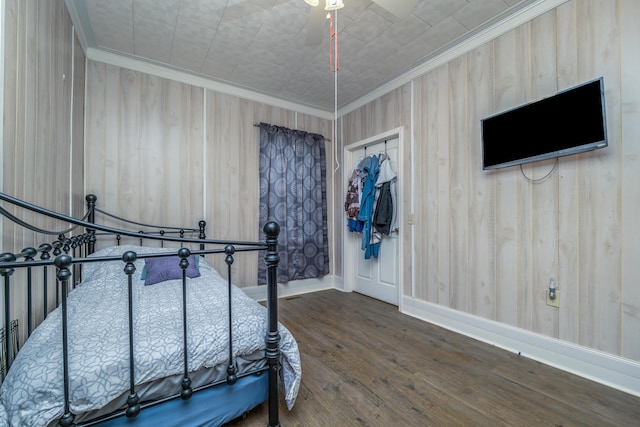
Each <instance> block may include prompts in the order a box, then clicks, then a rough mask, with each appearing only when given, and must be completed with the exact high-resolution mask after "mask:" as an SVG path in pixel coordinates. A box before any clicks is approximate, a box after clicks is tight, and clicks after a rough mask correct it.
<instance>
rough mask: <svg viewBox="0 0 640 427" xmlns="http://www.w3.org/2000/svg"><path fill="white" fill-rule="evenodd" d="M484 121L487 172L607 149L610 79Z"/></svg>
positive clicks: (560, 93)
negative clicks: (606, 92) (606, 88)
mask: <svg viewBox="0 0 640 427" xmlns="http://www.w3.org/2000/svg"><path fill="white" fill-rule="evenodd" d="M481 122H482V123H481V125H482V126H481V127H482V168H483V169H484V170H488V169H497V168H503V167H507V166H513V165H519V164H523V163H529V162H534V161H538V160H544V159H549V158H553V157H560V156H567V155H569V154H575V153H580V152H583V151H589V150H595V149H597V148H604V147H606V146H607V145H608V141H607V125H606V115H605V104H604V80H603V78H602V77H600V78H598V79H595V80H592V81H589V82H586V83H583V84H581V85H578V86H575V87H572V88H569V89H566V90H563V91H561V92H558V93H557V94H555V95H553V96H550V97H548V98H544V99H542V100H540V101H536V102H532V103H528V104H525V105H522V106H519V107H516V108H514V109H511V110H508V111H505V112H502V113H499V114H495V115H493V116H490V117H487V118H485V119H482V121H481Z"/></svg>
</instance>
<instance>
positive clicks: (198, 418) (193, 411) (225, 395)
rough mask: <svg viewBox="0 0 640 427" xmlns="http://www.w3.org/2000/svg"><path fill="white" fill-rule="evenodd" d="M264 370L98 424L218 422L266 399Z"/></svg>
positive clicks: (185, 426) (139, 426) (209, 425)
mask: <svg viewBox="0 0 640 427" xmlns="http://www.w3.org/2000/svg"><path fill="white" fill-rule="evenodd" d="M268 391H269V376H268V375H267V373H266V372H262V373H260V374H259V375H248V376H246V377H242V378H239V379H238V380H237V381H236V383H235V384H234V385H232V386H229V385H227V384H220V385H218V386H215V387H211V388H208V389H204V390H200V391H197V392H195V393H193V396H191V398H190V399H189V400H182V399H180V398H176V399H172V400H169V401H167V402H163V403H161V404H158V405H155V406H150V407H147V408H144V409H142V410H141V411H140V414H138V416H137V417H135V418H127V417H125V416H122V417H120V418H116V419H113V420H109V421H105V422H102V423H100V424H98V425H99V426H101V427H124V426H130V427H143V426H144V427H146V426H149V427H151V426H154V427H156V426H163V427H165V426H166V427H172V426H176V427H177V426H181V427H191V426H202V427H213V426H220V425H222V424H224V423H226V422H229V421H231V420H233V419H235V418H238V417H239V416H241V415H242V414H244V413H245V412H246V411H248V410H250V409H253V408H255V407H256V406H258V405H259V404H261V403H262V402H264V401H265V400H267V397H268Z"/></svg>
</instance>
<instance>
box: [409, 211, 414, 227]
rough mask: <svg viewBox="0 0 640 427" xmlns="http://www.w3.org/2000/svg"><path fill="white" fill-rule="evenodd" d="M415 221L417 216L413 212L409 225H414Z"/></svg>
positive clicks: (410, 215)
mask: <svg viewBox="0 0 640 427" xmlns="http://www.w3.org/2000/svg"><path fill="white" fill-rule="evenodd" d="M414 223H415V218H414V215H413V212H411V213H410V214H409V225H413V224H414Z"/></svg>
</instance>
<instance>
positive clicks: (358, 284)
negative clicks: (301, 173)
mask: <svg viewBox="0 0 640 427" xmlns="http://www.w3.org/2000/svg"><path fill="white" fill-rule="evenodd" d="M401 139H402V138H401V129H396V130H394V131H391V132H389V133H386V134H382V135H378V136H376V137H373V138H370V139H367V140H364V141H360V142H358V143H355V144H351V145H349V146H348V147H345V151H344V161H345V168H344V172H343V175H344V176H343V182H344V186H343V188H344V189H345V191H346V188H347V184H348V181H349V177H350V176H351V172H352V171H353V169H354V167H355V166H356V165H357V164H358V162H360V161H361V160H362V159H363V158H365V156H371V155H376V156H379V155H380V154H383V153H384V154H385V155H386V156H387V157H388V159H389V161H390V162H391V167H392V169H393V170H394V171H395V172H396V174H397V175H398V181H397V182H396V188H397V195H398V197H397V198H396V203H397V204H398V206H397V209H398V223H399V224H401V222H402V221H400V219H401V218H402V215H401V209H400V208H401V203H400V197H401V196H400V195H401V194H402V193H401V191H400V180H399V178H400V175H399V171H400V167H401V165H400V163H401V153H400V151H401ZM365 148H366V150H365ZM345 197H346V195H345ZM342 223H343V226H344V227H345V228H344V230H345V232H344V245H343V248H344V251H345V252H344V258H343V259H344V272H345V276H344V278H345V291H354V292H358V293H361V294H364V295H367V296H370V297H372V298H375V299H378V300H381V301H384V302H387V303H389V304H393V305H396V306H397V305H398V303H399V299H400V286H399V278H400V264H401V263H400V257H399V254H400V247H401V246H400V240H401V234H400V233H399V232H392V233H390V234H389V235H383V237H382V241H381V243H380V251H379V254H378V257H377V258H374V257H370V258H369V259H366V258H365V251H364V250H362V233H359V232H351V231H349V228H348V226H347V217H346V214H345V215H344V217H343V221H342Z"/></svg>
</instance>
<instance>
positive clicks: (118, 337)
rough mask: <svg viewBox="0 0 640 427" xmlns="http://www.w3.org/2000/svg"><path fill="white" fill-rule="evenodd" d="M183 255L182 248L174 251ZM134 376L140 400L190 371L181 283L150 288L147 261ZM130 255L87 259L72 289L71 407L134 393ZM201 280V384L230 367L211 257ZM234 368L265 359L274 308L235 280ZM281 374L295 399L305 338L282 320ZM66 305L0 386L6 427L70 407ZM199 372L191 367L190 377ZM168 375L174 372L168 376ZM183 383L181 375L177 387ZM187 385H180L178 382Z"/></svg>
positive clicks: (101, 406)
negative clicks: (65, 376) (99, 260)
mask: <svg viewBox="0 0 640 427" xmlns="http://www.w3.org/2000/svg"><path fill="white" fill-rule="evenodd" d="M125 251H134V252H136V253H140V254H141V253H157V252H165V251H167V249H161V248H146V247H140V246H133V245H126V246H116V247H111V248H107V249H103V250H101V251H98V252H96V253H95V254H94V256H113V255H120V254H122V253H124V252H125ZM172 252H173V253H175V250H172ZM135 265H136V272H135V273H134V275H133V277H134V281H133V282H134V283H133V287H132V289H133V301H134V346H135V354H136V356H135V383H136V384H139V385H141V388H140V390H139V391H138V395H139V397H140V400H141V401H144V400H149V399H152V398H155V397H157V395H160V394H166V393H167V391H169V390H170V391H172V393H169V394H175V393H179V391H180V388H178V390H171V389H172V387H173V386H175V384H173V385H172V383H175V382H176V379H180V381H181V378H182V373H183V369H184V368H183V357H184V355H183V332H182V331H183V322H182V286H181V283H182V282H181V280H168V281H164V282H160V283H157V284H154V285H150V286H147V285H145V284H144V281H143V280H141V279H140V276H139V272H141V271H142V270H143V267H144V260H141V259H139V260H137V261H136V262H135ZM123 267H124V264H123V263H122V261H115V262H106V263H89V264H85V265H84V267H83V281H82V283H81V284H80V285H78V286H77V287H76V288H75V289H74V290H73V291H71V292H70V293H69V297H68V303H67V307H68V309H67V312H68V319H69V321H68V336H69V352H68V354H69V373H70V410H71V412H72V413H74V414H78V418H79V419H82V418H83V417H84V415H82V414H96V413H99V412H100V411H104V410H105V409H106V410H111V408H113V407H114V406H121V405H120V404H119V403H118V401H119V400H120V401H122V396H126V395H127V394H128V391H129V335H128V328H129V326H128V305H127V299H128V296H127V295H128V286H127V278H126V276H125V275H124V273H123ZM198 269H199V272H200V277H197V278H193V279H188V280H187V324H188V334H187V341H188V359H189V362H188V363H189V371H190V372H192V373H193V375H194V378H193V379H192V381H196V382H197V383H198V384H200V383H205V382H207V381H210V380H214V381H216V380H219V379H220V377H221V374H223V372H224V373H226V367H227V365H228V364H229V360H228V359H229V348H228V337H229V331H228V317H227V304H228V303H227V301H228V285H227V281H226V279H224V278H222V277H221V276H220V274H218V272H217V271H216V270H215V269H214V268H213V267H212V266H211V265H210V264H209V263H207V262H206V260H205V259H202V258H201V260H200V262H199V266H198ZM232 299H233V303H232V307H233V309H232V310H233V321H232V327H233V350H234V362H233V363H234V365H235V366H236V367H237V368H238V371H239V372H241V370H247V369H248V370H251V369H255V368H259V365H260V364H261V363H264V361H263V359H262V356H263V354H264V349H265V335H266V331H267V326H268V319H267V312H266V309H265V308H264V307H263V306H262V305H260V304H258V303H257V302H256V301H254V300H253V299H251V298H249V297H248V296H247V295H246V294H245V293H244V292H242V290H240V289H239V288H237V287H235V286H233V287H232ZM279 332H280V336H281V342H280V349H281V365H282V369H281V374H282V379H283V387H284V391H285V400H286V402H287V405H288V406H289V408H291V407H292V406H293V404H294V403H295V398H296V396H297V392H298V388H299V386H300V379H301V367H300V358H299V353H298V347H297V343H296V342H295V339H294V338H293V336H292V335H291V334H290V333H289V331H288V330H287V329H286V328H285V327H284V326H282V325H279ZM61 337H62V334H61V310H60V309H59V308H58V309H56V310H54V311H53V312H52V313H50V314H49V315H48V316H47V318H46V319H45V320H44V321H43V323H42V324H41V325H40V326H39V327H38V328H36V330H34V332H33V334H32V335H31V337H30V338H29V339H28V340H27V342H26V343H25V345H24V346H23V348H22V349H21V350H20V352H19V353H18V355H17V357H16V359H15V360H14V362H13V364H12V366H11V369H10V370H9V372H8V375H7V378H6V379H5V381H4V383H3V384H2V387H1V388H0V425H2V424H3V422H4V424H6V425H20V426H46V425H48V424H49V423H50V422H52V421H54V420H56V419H58V418H59V417H60V416H61V415H62V414H63V412H64V403H63V402H64V389H63V373H62V338H61ZM190 376H191V374H190ZM167 378H168V379H167ZM180 381H177V383H178V384H179V383H180ZM178 387H179V386H178Z"/></svg>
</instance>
